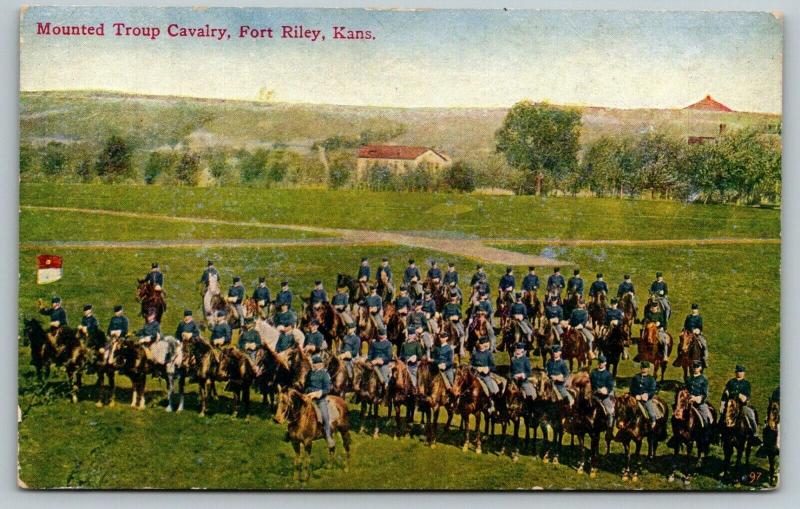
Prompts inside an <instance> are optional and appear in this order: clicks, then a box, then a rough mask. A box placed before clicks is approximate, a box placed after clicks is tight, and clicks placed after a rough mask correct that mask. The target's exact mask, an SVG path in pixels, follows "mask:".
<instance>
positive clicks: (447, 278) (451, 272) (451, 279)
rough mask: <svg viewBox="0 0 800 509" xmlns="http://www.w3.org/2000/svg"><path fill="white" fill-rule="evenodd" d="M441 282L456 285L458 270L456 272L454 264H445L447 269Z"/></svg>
mask: <svg viewBox="0 0 800 509" xmlns="http://www.w3.org/2000/svg"><path fill="white" fill-rule="evenodd" d="M442 282H443V283H444V284H446V285H449V284H450V283H455V284H456V285H458V272H456V268H455V265H453V264H452V263H449V264H447V271H446V272H445V273H444V279H443V280H442Z"/></svg>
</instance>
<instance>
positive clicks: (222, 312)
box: [217, 309, 225, 318]
mask: <svg viewBox="0 0 800 509" xmlns="http://www.w3.org/2000/svg"><path fill="white" fill-rule="evenodd" d="M217 316H218V317H220V318H222V317H223V316H225V311H223V310H221V309H220V310H219V311H217Z"/></svg>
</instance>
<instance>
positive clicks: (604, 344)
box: [598, 322, 631, 377]
mask: <svg viewBox="0 0 800 509" xmlns="http://www.w3.org/2000/svg"><path fill="white" fill-rule="evenodd" d="M630 344H631V334H630V329H629V328H628V326H627V325H626V324H625V323H624V322H623V323H621V324H617V325H612V326H610V327H609V329H608V330H607V332H606V334H605V336H603V337H601V338H600V340H599V341H598V345H599V347H600V351H601V352H603V355H605V357H606V361H607V362H608V370H609V371H611V374H612V375H614V376H615V377H616V376H617V367H618V366H619V360H620V358H621V357H622V353H623V352H624V351H625V348H627V347H628V346H630Z"/></svg>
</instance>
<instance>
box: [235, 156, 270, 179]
mask: <svg viewBox="0 0 800 509" xmlns="http://www.w3.org/2000/svg"><path fill="white" fill-rule="evenodd" d="M268 160H269V151H268V150H265V149H261V148H260V149H257V150H256V151H255V152H247V151H244V150H243V151H240V152H239V169H240V172H241V177H242V183H244V184H250V183H254V182H256V181H259V180H263V179H264V177H265V176H266V172H267V161H268Z"/></svg>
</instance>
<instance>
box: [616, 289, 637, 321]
mask: <svg viewBox="0 0 800 509" xmlns="http://www.w3.org/2000/svg"><path fill="white" fill-rule="evenodd" d="M619 308H620V309H621V310H622V321H623V323H625V324H627V325H628V329H629V330H630V328H631V327H632V326H633V324H634V323H636V319H637V317H636V308H635V307H634V305H633V294H632V293H631V292H626V293H625V294H624V295H623V296H622V298H621V299H620V300H619Z"/></svg>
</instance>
